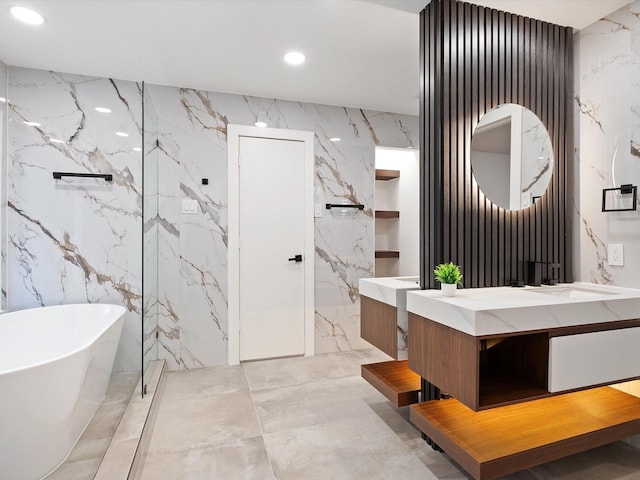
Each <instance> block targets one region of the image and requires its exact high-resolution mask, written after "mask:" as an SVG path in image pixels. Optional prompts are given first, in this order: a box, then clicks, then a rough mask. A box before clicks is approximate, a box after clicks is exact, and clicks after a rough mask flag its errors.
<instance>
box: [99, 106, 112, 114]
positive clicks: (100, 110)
mask: <svg viewBox="0 0 640 480" xmlns="http://www.w3.org/2000/svg"><path fill="white" fill-rule="evenodd" d="M96 112H100V113H111V109H109V108H107V107H96Z"/></svg>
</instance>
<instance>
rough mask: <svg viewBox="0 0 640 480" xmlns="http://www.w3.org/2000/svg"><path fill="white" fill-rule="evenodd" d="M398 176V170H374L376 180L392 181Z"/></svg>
mask: <svg viewBox="0 0 640 480" xmlns="http://www.w3.org/2000/svg"><path fill="white" fill-rule="evenodd" d="M399 176H400V170H385V169H381V168H376V180H393V179H394V178H398V177H399Z"/></svg>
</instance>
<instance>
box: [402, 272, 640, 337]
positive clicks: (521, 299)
mask: <svg viewBox="0 0 640 480" xmlns="http://www.w3.org/2000/svg"><path fill="white" fill-rule="evenodd" d="M398 283H400V282H398ZM406 296H407V311H409V312H412V313H415V314H416V315H419V316H421V317H424V318H429V319H431V320H433V321H435V322H438V323H441V324H443V325H447V326H449V327H451V328H454V329H456V330H459V331H461V332H464V333H467V334H469V335H473V336H481V335H497V334H505V333H515V332H522V331H536V330H544V329H549V328H557V327H570V326H576V325H587V324H593V323H603V322H615V321H620V320H629V319H636V318H639V317H640V289H633V288H623V287H617V286H613V285H596V284H593V283H583V282H576V283H561V284H558V285H549V286H543V287H524V288H511V287H489V288H464V289H459V290H458V292H457V293H456V296H455V297H445V296H444V295H443V294H442V292H440V290H417V291H410V292H407V293H406Z"/></svg>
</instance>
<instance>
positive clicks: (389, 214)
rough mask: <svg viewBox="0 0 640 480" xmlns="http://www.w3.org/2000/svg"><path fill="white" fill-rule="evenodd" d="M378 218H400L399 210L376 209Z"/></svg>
mask: <svg viewBox="0 0 640 480" xmlns="http://www.w3.org/2000/svg"><path fill="white" fill-rule="evenodd" d="M376 218H400V212H399V211H398V210H376Z"/></svg>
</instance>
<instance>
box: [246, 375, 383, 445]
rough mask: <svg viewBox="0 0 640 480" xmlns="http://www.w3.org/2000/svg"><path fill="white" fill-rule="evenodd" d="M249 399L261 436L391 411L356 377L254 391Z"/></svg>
mask: <svg viewBox="0 0 640 480" xmlns="http://www.w3.org/2000/svg"><path fill="white" fill-rule="evenodd" d="M252 396H253V401H254V403H255V406H256V412H257V414H258V420H259V421H260V424H261V425H262V430H263V432H264V433H273V432H279V431H282V430H287V429H290V428H300V427H308V426H311V425H319V424H323V423H329V422H334V421H339V420H347V419H350V418H357V417H360V416H363V415H371V414H373V413H391V412H393V407H392V405H391V404H390V403H389V402H388V401H387V399H386V398H385V397H384V396H382V395H381V394H380V393H378V392H377V391H376V390H374V389H372V388H371V386H370V385H369V384H368V383H367V382H365V381H364V380H363V379H362V378H359V377H348V378H341V379H338V380H324V381H320V382H314V383H306V384H302V385H294V386H289V387H279V388H270V389H265V390H258V391H255V392H253V393H252Z"/></svg>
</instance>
